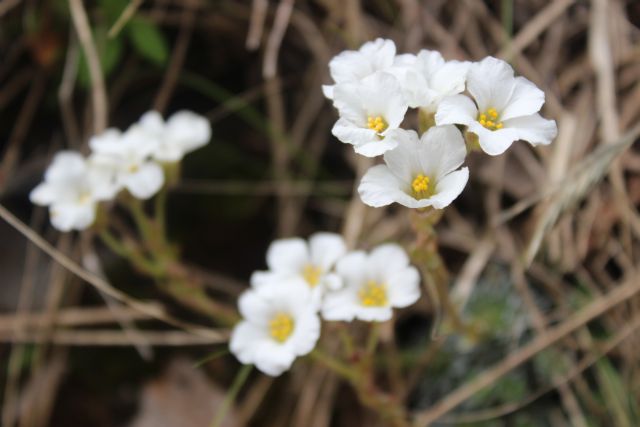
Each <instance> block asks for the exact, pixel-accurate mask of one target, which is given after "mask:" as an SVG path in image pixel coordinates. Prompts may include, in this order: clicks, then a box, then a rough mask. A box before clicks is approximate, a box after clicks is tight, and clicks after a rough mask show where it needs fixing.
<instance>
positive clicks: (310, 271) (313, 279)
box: [302, 264, 322, 288]
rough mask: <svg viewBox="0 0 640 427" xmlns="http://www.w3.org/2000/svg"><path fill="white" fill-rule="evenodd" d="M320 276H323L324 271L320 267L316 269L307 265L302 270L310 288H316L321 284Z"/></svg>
mask: <svg viewBox="0 0 640 427" xmlns="http://www.w3.org/2000/svg"><path fill="white" fill-rule="evenodd" d="M320 276H322V270H321V269H320V267H316V266H315V265H312V264H307V265H305V266H304V268H303V269H302V277H304V280H306V281H307V283H308V284H309V286H310V287H312V288H315V287H316V286H317V285H318V283H319V282H320Z"/></svg>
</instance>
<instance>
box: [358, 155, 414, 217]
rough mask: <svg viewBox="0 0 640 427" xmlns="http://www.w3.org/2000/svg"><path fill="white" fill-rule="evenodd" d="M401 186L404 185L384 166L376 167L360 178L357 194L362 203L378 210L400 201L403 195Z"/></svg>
mask: <svg viewBox="0 0 640 427" xmlns="http://www.w3.org/2000/svg"><path fill="white" fill-rule="evenodd" d="M402 185H404V184H403V183H402V182H400V180H399V179H398V178H397V177H396V176H395V175H394V174H393V173H391V171H390V170H389V168H388V167H387V166H386V165H377V166H373V167H372V168H370V169H369V170H368V171H367V172H366V173H365V175H364V176H363V177H362V180H361V181H360V185H359V186H358V194H360V198H361V199H362V202H363V203H365V204H367V205H369V206H373V207H374V208H379V207H381V206H386V205H390V204H391V203H393V202H397V201H398V200H399V199H402V198H403V197H402V195H403V194H404V193H403V192H402V190H401V186H402Z"/></svg>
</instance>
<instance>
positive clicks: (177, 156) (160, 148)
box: [138, 111, 211, 162]
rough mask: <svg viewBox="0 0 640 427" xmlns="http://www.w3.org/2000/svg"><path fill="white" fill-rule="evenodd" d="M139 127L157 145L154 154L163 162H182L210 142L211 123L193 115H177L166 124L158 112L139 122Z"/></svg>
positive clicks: (192, 113) (142, 118)
mask: <svg viewBox="0 0 640 427" xmlns="http://www.w3.org/2000/svg"><path fill="white" fill-rule="evenodd" d="M138 126H139V127H140V128H141V129H142V130H144V131H145V132H147V133H148V134H149V137H150V138H154V139H156V140H157V141H158V145H157V147H156V149H155V151H154V152H153V153H152V154H153V158H154V159H156V160H158V161H161V162H177V161H180V160H182V158H183V157H184V155H185V154H187V153H190V152H192V151H194V150H196V149H198V148H200V147H202V146H204V145H206V144H207V143H208V142H209V140H210V139H211V124H210V123H209V120H207V119H206V118H204V117H202V116H200V115H198V114H196V113H194V112H191V111H178V112H177V113H175V114H173V115H172V116H171V117H169V119H168V120H167V121H166V122H165V121H164V120H163V118H162V116H161V115H160V113H158V112H157V111H149V112H147V113H145V114H144V115H143V116H142V117H141V118H140V121H139V122H138Z"/></svg>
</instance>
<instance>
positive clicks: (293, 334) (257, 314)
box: [229, 283, 320, 376]
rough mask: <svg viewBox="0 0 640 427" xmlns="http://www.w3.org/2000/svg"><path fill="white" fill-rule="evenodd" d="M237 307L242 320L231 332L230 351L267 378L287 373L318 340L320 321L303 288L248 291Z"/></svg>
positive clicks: (307, 290)
mask: <svg viewBox="0 0 640 427" xmlns="http://www.w3.org/2000/svg"><path fill="white" fill-rule="evenodd" d="M238 306H239V309H240V314H241V315H242V317H243V318H244V320H242V321H241V322H240V323H239V324H237V325H236V327H235V328H234V329H233V333H232V335H231V342H230V345H229V347H230V349H231V352H232V353H233V354H234V355H235V356H236V357H237V358H238V360H240V362H242V363H244V364H254V365H255V366H256V367H257V368H258V369H259V370H261V371H262V372H264V373H265V374H267V375H271V376H278V375H280V374H281V373H283V372H284V371H286V370H288V369H289V368H290V367H291V364H292V363H293V361H294V360H295V359H296V357H298V356H302V355H305V354H307V353H309V352H310V351H311V350H313V348H314V347H315V345H316V342H317V341H318V338H319V337H320V319H319V318H318V315H317V313H316V310H315V309H314V307H313V305H312V304H311V293H310V292H309V289H307V288H304V287H300V286H293V285H292V286H287V283H283V284H282V286H278V285H269V286H263V287H261V288H260V289H251V290H249V291H246V292H245V293H244V294H242V296H241V297H240V300H239V302H238Z"/></svg>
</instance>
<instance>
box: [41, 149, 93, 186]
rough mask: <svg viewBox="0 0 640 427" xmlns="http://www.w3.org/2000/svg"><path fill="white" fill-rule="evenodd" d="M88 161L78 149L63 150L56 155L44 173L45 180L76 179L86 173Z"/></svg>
mask: <svg viewBox="0 0 640 427" xmlns="http://www.w3.org/2000/svg"><path fill="white" fill-rule="evenodd" d="M85 171H86V161H85V158H84V157H83V156H82V154H80V153H78V152H76V151H61V152H59V153H58V154H56V155H55V157H54V158H53V161H52V162H51V165H50V166H49V167H48V168H47V171H46V172H45V174H44V179H45V181H50V182H55V181H66V180H72V181H75V180H76V179H77V178H78V177H80V176H82V175H84V173H85Z"/></svg>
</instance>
